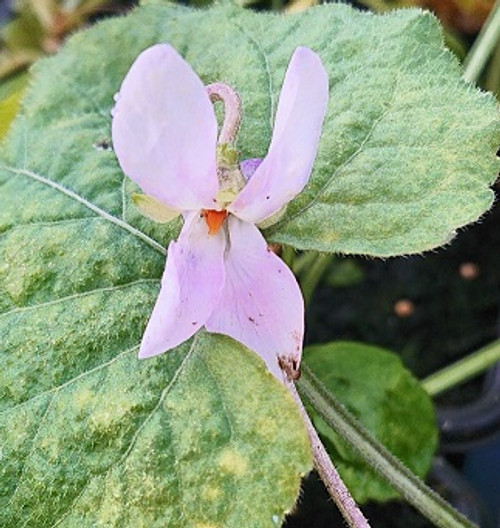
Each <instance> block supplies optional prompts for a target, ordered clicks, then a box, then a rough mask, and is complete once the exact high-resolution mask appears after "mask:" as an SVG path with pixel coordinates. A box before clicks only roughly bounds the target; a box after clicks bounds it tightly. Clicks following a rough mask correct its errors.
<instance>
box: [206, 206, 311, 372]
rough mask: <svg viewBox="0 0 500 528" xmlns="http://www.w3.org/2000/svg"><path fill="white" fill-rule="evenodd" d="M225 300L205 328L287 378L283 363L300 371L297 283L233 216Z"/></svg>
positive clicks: (301, 324)
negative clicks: (235, 342)
mask: <svg viewBox="0 0 500 528" xmlns="http://www.w3.org/2000/svg"><path fill="white" fill-rule="evenodd" d="M228 222H229V240H230V242H229V245H228V248H227V250H226V256H225V272H226V276H225V281H224V289H223V291H222V296H221V298H220V301H219V303H218V305H217V306H216V307H215V309H214V311H213V313H212V314H211V315H210V317H209V319H208V321H207V322H206V324H205V326H206V328H207V330H208V331H210V332H219V333H222V334H226V335H229V336H231V337H233V338H234V339H236V340H238V341H240V342H241V343H243V344H244V345H246V346H247V347H248V348H250V349H252V350H254V351H255V352H257V354H259V356H260V357H261V358H262V359H263V360H264V361H265V362H266V364H267V367H268V369H269V370H270V371H271V372H272V373H273V374H274V375H275V376H276V377H277V378H278V379H280V380H282V379H284V375H283V372H282V370H281V368H280V363H281V364H282V365H283V364H285V365H293V368H294V369H298V365H299V363H300V358H301V355H302V338H303V335H304V301H303V299H302V294H301V292H300V288H299V286H298V284H297V281H296V279H295V277H294V275H293V273H292V272H291V271H290V269H289V268H288V267H287V266H286V264H285V263H284V262H283V261H282V260H281V259H280V258H279V257H277V256H276V255H275V254H274V253H273V252H272V251H270V250H269V249H268V247H267V243H266V241H265V240H264V237H263V236H262V235H261V233H260V231H259V230H258V229H257V228H256V227H255V226H254V225H253V224H248V223H246V222H243V221H242V220H239V219H238V218H236V217H234V216H230V217H229V219H228Z"/></svg>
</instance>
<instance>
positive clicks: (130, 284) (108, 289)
mask: <svg viewBox="0 0 500 528" xmlns="http://www.w3.org/2000/svg"><path fill="white" fill-rule="evenodd" d="M159 281H160V279H154V278H149V279H137V280H134V281H132V282H127V283H125V284H117V285H116V286H106V287H104V288H95V289H94V290H87V291H85V292H79V293H74V294H72V295H67V296H65V297H61V298H59V299H55V300H53V301H47V302H43V303H38V304H33V305H30V306H21V307H19V308H13V309H12V310H9V311H8V312H4V313H0V318H2V317H6V316H8V315H11V314H15V313H22V312H27V311H30V310H38V309H39V308H47V306H52V305H55V304H61V303H65V302H67V301H73V300H75V299H79V298H82V297H87V296H89V295H93V294H95V293H103V292H112V291H116V290H121V289H123V288H131V287H133V286H136V285H137V284H143V283H146V282H159Z"/></svg>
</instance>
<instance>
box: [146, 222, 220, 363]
mask: <svg viewBox="0 0 500 528" xmlns="http://www.w3.org/2000/svg"><path fill="white" fill-rule="evenodd" d="M225 245H226V237H225V234H224V233H223V232H222V231H221V232H219V233H217V234H215V235H209V234H208V226H207V224H206V222H205V219H204V218H202V217H200V215H199V214H198V213H192V214H190V215H189V216H188V217H187V218H186V221H185V224H184V227H183V228H182V231H181V234H180V236H179V239H178V241H177V242H171V243H170V245H169V247H168V256H167V264H166V266H165V271H164V273H163V277H162V281H161V289H160V293H159V296H158V299H157V301H156V305H155V307H154V309H153V313H152V315H151V318H150V319H149V322H148V325H147V327H146V331H145V333H144V337H143V339H142V343H141V348H140V350H139V357H140V358H146V357H151V356H156V355H157V354H161V353H163V352H165V351H166V350H169V349H171V348H174V347H176V346H177V345H179V344H181V343H182V342H183V341H185V340H186V339H189V338H190V337H191V336H192V335H193V334H194V333H195V332H197V331H198V330H199V329H200V328H201V327H202V326H203V325H204V324H205V322H206V320H207V319H208V317H209V315H210V314H211V313H212V311H213V310H214V308H215V307H216V306H217V304H218V302H219V299H220V296H221V293H222V288H223V284H224V262H223V255H224V248H225Z"/></svg>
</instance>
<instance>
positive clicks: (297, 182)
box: [228, 47, 328, 223]
mask: <svg viewBox="0 0 500 528" xmlns="http://www.w3.org/2000/svg"><path fill="white" fill-rule="evenodd" d="M327 105H328V75H327V73H326V71H325V69H324V67H323V64H322V62H321V59H320V58H319V57H318V55H316V53H314V52H313V51H312V50H310V49H308V48H304V47H299V48H297V49H296V50H295V53H294V54H293V56H292V59H291V61H290V64H289V66H288V69H287V72H286V75H285V80H284V81H283V87H282V89H281V94H280V99H279V103H278V109H277V111H276V119H275V124H274V130H273V137H272V140H271V145H270V147H269V151H268V153H267V156H266V157H265V158H264V159H263V161H262V163H261V164H260V165H259V167H258V168H257V170H256V171H255V174H254V175H253V176H252V177H251V178H250V180H249V182H248V184H247V185H246V186H245V187H244V188H243V189H242V190H241V192H240V193H239V195H238V196H237V197H236V199H235V200H234V202H233V203H232V204H231V205H230V206H229V207H228V211H230V212H231V213H233V214H235V215H236V216H238V217H239V218H241V219H242V220H245V221H246V222H251V223H257V222H260V221H262V220H264V219H265V218H268V217H269V216H271V215H273V214H274V213H276V212H277V211H279V209H281V207H283V206H284V205H285V204H286V203H288V202H289V201H290V200H291V199H292V198H294V197H295V196H296V195H297V194H298V193H299V192H300V191H302V189H303V188H304V186H305V184H306V183H307V181H308V180H309V176H310V175H311V170H312V165H313V163H314V158H315V157H316V151H317V148H318V143H319V136H320V133H321V127H322V124H323V119H324V117H325V113H326V109H327Z"/></svg>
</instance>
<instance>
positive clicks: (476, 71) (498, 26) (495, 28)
mask: <svg viewBox="0 0 500 528" xmlns="http://www.w3.org/2000/svg"><path fill="white" fill-rule="evenodd" d="M499 37H500V0H497V1H496V2H495V5H494V7H493V9H492V10H491V12H490V14H489V16H488V18H487V19H486V22H485V23H484V24H483V27H482V28H481V31H480V32H479V35H478V36H477V38H476V40H475V41H474V44H473V45H472V47H471V49H470V51H469V53H468V55H467V57H466V58H465V60H464V79H466V80H467V81H477V80H478V78H479V76H480V75H481V72H482V71H483V69H484V66H485V64H486V62H487V61H488V59H489V57H490V55H491V53H492V51H493V49H494V48H495V46H496V44H497V42H498V39H499Z"/></svg>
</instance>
